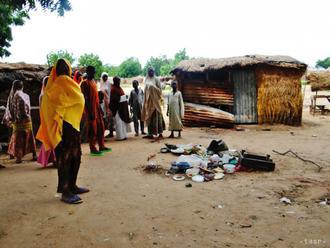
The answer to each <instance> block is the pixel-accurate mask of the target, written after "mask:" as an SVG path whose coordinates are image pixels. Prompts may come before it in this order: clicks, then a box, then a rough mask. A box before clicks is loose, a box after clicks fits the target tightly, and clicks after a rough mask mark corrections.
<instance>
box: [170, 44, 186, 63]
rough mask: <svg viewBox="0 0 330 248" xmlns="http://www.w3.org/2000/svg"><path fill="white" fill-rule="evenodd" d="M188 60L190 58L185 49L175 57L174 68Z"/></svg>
mask: <svg viewBox="0 0 330 248" xmlns="http://www.w3.org/2000/svg"><path fill="white" fill-rule="evenodd" d="M186 59H189V56H188V55H187V52H186V49H185V48H183V49H182V50H180V51H178V52H177V53H176V54H175V55H174V61H173V64H172V66H173V67H175V66H177V65H178V64H179V62H181V61H182V60H186Z"/></svg>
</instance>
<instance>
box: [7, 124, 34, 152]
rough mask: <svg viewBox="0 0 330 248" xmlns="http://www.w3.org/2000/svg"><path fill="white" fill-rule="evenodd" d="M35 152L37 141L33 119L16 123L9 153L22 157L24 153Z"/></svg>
mask: <svg viewBox="0 0 330 248" xmlns="http://www.w3.org/2000/svg"><path fill="white" fill-rule="evenodd" d="M34 152H36V143H35V140H34V136H33V131H32V122H31V120H27V121H24V122H21V123H14V124H13V133H12V135H11V138H10V142H9V147H8V154H9V155H12V156H14V157H16V158H22V157H23V156H24V155H26V154H28V153H34Z"/></svg>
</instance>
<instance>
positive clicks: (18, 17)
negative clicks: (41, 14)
mask: <svg viewBox="0 0 330 248" xmlns="http://www.w3.org/2000/svg"><path fill="white" fill-rule="evenodd" d="M37 4H39V5H40V6H41V7H42V8H43V9H45V10H50V11H51V12H53V11H56V12H57V13H58V15H60V16H63V15H64V13H65V11H69V10H71V4H70V1H69V0H1V3H0V57H7V56H9V55H10V52H9V50H8V48H9V47H10V42H11V41H12V40H13V37H12V30H11V28H12V26H19V25H23V24H24V21H25V19H28V18H29V15H28V12H29V11H30V10H33V9H36V8H37Z"/></svg>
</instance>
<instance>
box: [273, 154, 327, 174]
mask: <svg viewBox="0 0 330 248" xmlns="http://www.w3.org/2000/svg"><path fill="white" fill-rule="evenodd" d="M273 152H274V153H277V154H279V155H282V156H285V155H287V154H288V153H292V154H293V155H294V156H295V157H296V158H298V159H300V160H301V161H303V162H305V163H311V164H314V165H316V166H317V167H318V172H320V171H321V170H322V166H321V165H319V164H317V163H315V162H314V161H312V160H309V159H304V158H302V157H300V156H299V155H298V154H297V153H295V152H294V151H292V150H291V149H289V150H287V151H286V152H283V153H282V152H278V151H276V150H273Z"/></svg>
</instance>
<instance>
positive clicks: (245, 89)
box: [232, 70, 258, 123]
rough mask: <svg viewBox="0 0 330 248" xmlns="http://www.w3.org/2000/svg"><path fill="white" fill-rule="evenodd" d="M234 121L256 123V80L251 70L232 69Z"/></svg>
mask: <svg viewBox="0 0 330 248" xmlns="http://www.w3.org/2000/svg"><path fill="white" fill-rule="evenodd" d="M232 80H233V83H234V114H235V123H257V122H258V111H257V81H256V77H255V73H254V71H252V70H246V71H234V72H233V73H232Z"/></svg>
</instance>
